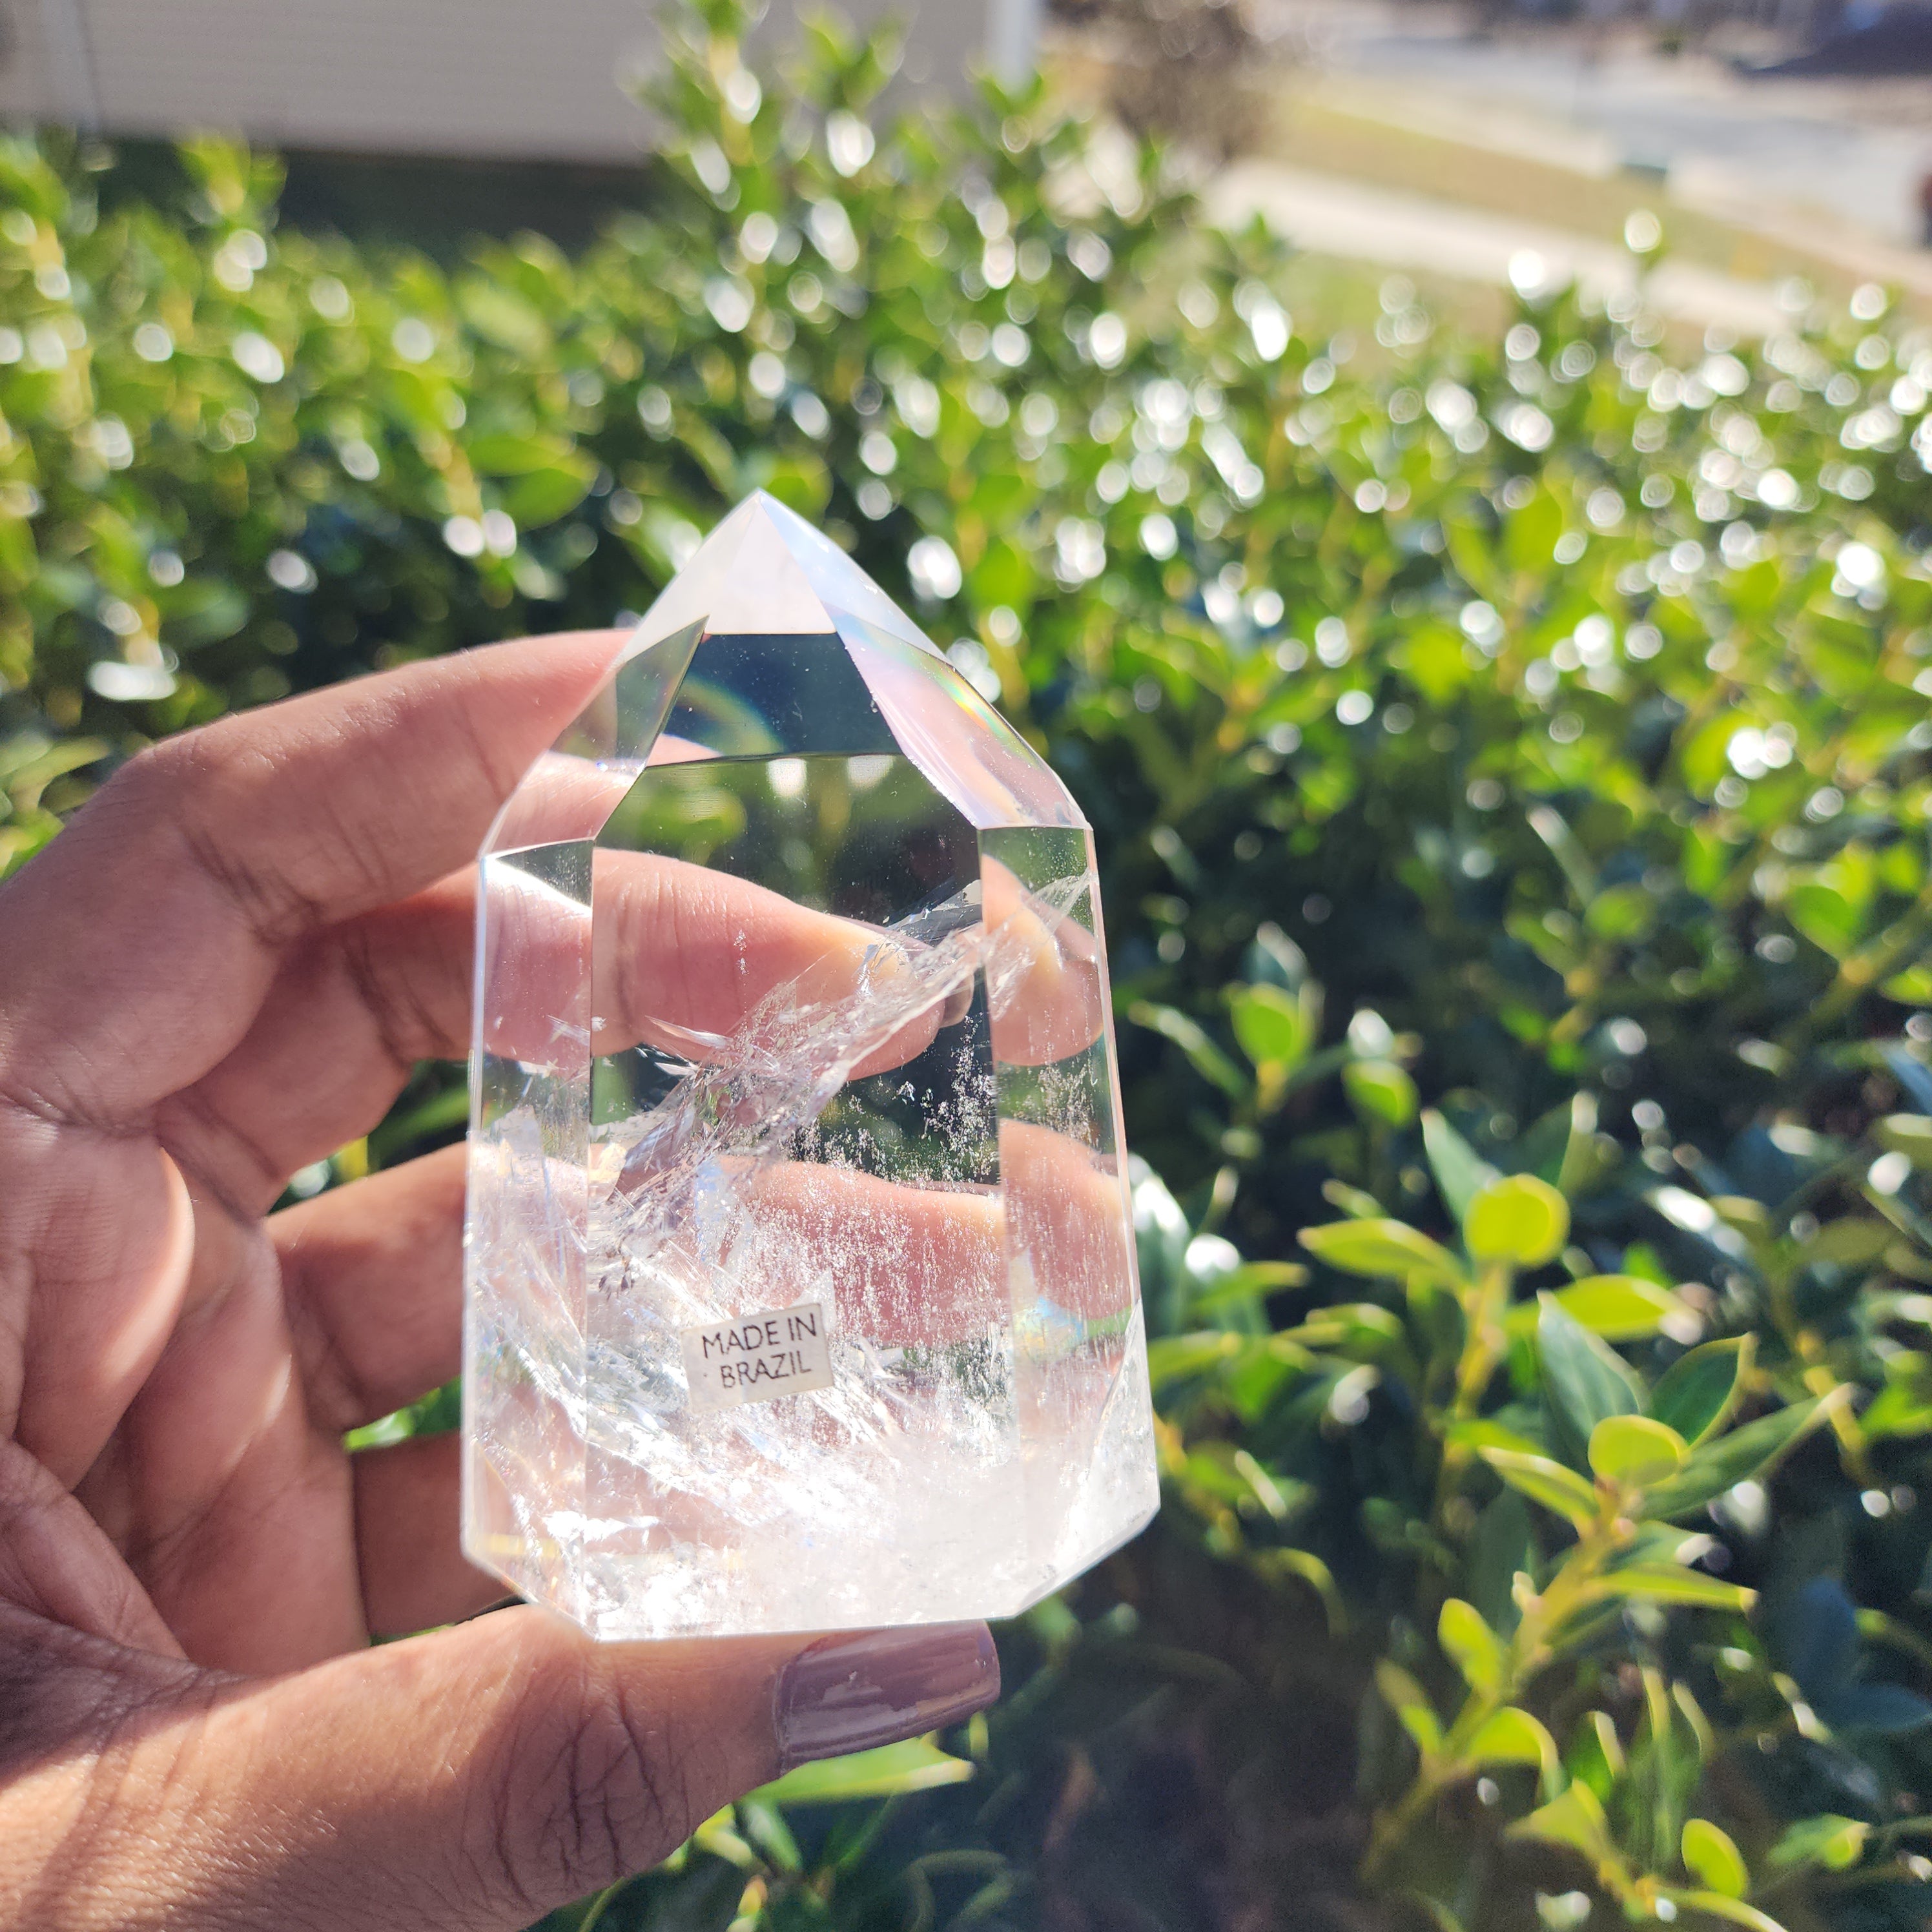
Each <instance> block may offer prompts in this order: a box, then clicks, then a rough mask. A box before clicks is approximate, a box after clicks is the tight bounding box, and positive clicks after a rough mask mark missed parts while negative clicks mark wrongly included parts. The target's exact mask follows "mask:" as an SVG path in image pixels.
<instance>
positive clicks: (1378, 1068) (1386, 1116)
mask: <svg viewBox="0 0 1932 1932" xmlns="http://www.w3.org/2000/svg"><path fill="white" fill-rule="evenodd" d="M1342 1086H1343V1091H1345V1092H1346V1094H1348V1097H1349V1104H1350V1105H1351V1106H1353V1107H1354V1109H1355V1111H1356V1112H1357V1113H1358V1114H1360V1115H1361V1116H1362V1118H1364V1120H1372V1121H1387V1122H1388V1124H1389V1125H1390V1126H1391V1127H1406V1126H1408V1124H1409V1122H1410V1121H1412V1120H1414V1119H1415V1082H1414V1081H1413V1080H1412V1079H1410V1078H1409V1076H1408V1075H1407V1074H1406V1073H1404V1072H1403V1070H1402V1069H1401V1068H1400V1067H1398V1066H1397V1065H1396V1064H1395V1062H1394V1061H1392V1060H1352V1061H1349V1064H1347V1065H1346V1067H1343V1069H1342Z"/></svg>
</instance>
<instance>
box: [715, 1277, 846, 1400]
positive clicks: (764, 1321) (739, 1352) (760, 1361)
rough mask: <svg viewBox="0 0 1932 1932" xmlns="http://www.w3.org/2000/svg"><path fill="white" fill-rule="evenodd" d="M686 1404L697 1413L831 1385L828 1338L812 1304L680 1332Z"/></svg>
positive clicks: (822, 1318)
mask: <svg viewBox="0 0 1932 1932" xmlns="http://www.w3.org/2000/svg"><path fill="white" fill-rule="evenodd" d="M679 1340H680V1341H682V1343H683V1344H684V1373H685V1378H686V1379H687V1380H688V1382H690V1384H691V1407H692V1408H693V1409H694V1410H696V1411H697V1413H698V1414H700V1415H709V1414H710V1413H711V1412H713V1411H715V1410H717V1409H736V1407H737V1406H739V1403H747V1402H772V1401H775V1400H777V1398H778V1397H780V1396H781V1395H800V1394H803V1393H804V1392H805V1391H806V1390H807V1389H822V1388H830V1387H831V1386H832V1338H831V1337H830V1335H829V1334H828V1333H827V1332H826V1321H825V1316H824V1312H823V1310H821V1309H820V1307H819V1305H818V1304H817V1302H815V1301H802V1302H800V1303H799V1305H798V1306H797V1307H796V1308H778V1309H774V1310H771V1311H770V1312H769V1313H766V1314H763V1315H746V1316H740V1317H739V1319H737V1320H736V1321H735V1322H715V1323H713V1324H712V1325H711V1326H710V1327H709V1328H686V1329H684V1330H682V1331H681V1332H680V1334H679Z"/></svg>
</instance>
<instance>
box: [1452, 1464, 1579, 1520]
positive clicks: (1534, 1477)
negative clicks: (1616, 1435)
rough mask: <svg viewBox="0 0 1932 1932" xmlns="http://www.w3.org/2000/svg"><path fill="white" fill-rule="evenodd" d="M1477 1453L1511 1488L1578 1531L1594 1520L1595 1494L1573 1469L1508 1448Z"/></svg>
mask: <svg viewBox="0 0 1932 1932" xmlns="http://www.w3.org/2000/svg"><path fill="white" fill-rule="evenodd" d="M1477 1454H1479V1455H1480V1456H1481V1457H1482V1459H1483V1460H1484V1462H1485V1463H1488V1465H1489V1466H1490V1468H1491V1469H1493V1470H1495V1471H1496V1474H1497V1475H1499V1476H1500V1477H1502V1479H1503V1481H1505V1482H1506V1483H1507V1484H1509V1486H1510V1487H1511V1489H1513V1490H1521V1491H1522V1492H1523V1494H1524V1495H1525V1496H1527V1497H1529V1499H1530V1501H1531V1502H1533V1503H1541V1505H1543V1507H1544V1508H1545V1509H1547V1510H1554V1511H1556V1514H1558V1515H1559V1516H1562V1517H1568V1519H1569V1520H1570V1521H1571V1522H1572V1523H1574V1524H1575V1525H1576V1526H1577V1528H1578V1529H1583V1528H1584V1527H1585V1526H1586V1525H1587V1524H1589V1523H1594V1522H1595V1520H1596V1517H1597V1493H1596V1491H1595V1490H1593V1489H1592V1487H1590V1485H1589V1484H1588V1483H1586V1482H1585V1481H1584V1480H1583V1478H1582V1477H1581V1476H1580V1475H1577V1472H1575V1471H1574V1469H1565V1468H1564V1466H1563V1465H1562V1463H1553V1462H1551V1461H1550V1459H1549V1457H1547V1456H1526V1455H1523V1454H1521V1453H1520V1452H1519V1451H1515V1450H1511V1449H1479V1450H1478V1451H1477Z"/></svg>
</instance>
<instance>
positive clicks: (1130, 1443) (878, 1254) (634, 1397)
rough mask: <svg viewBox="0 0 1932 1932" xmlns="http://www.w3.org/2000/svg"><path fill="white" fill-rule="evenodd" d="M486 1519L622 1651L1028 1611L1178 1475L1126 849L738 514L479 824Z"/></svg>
mask: <svg viewBox="0 0 1932 1932" xmlns="http://www.w3.org/2000/svg"><path fill="white" fill-rule="evenodd" d="M481 864H482V890H481V898H480V911H479V929H478V965H477V1004H476V1031H475V1049H474V1054H473V1062H472V1076H473V1084H474V1108H473V1114H472V1124H471V1132H470V1143H469V1223H468V1230H467V1241H466V1252H467V1283H468V1307H467V1317H466V1351H465V1381H464V1403H465V1413H464V1427H465V1431H466V1454H465V1493H464V1541H465V1547H466V1549H467V1550H468V1552H469V1555H470V1556H471V1557H472V1559H473V1560H475V1562H478V1563H481V1564H482V1565H485V1566H486V1567H487V1568H490V1569H491V1570H493V1571H496V1572H497V1573H498V1574H500V1575H501V1576H502V1577H504V1578H505V1580H506V1581H507V1582H508V1583H509V1584H510V1585H511V1586H512V1587H513V1588H514V1589H516V1590H517V1591H518V1592H520V1593H521V1594H523V1595H525V1596H527V1597H529V1598H533V1599H535V1600H536V1601H541V1602H543V1603H545V1604H549V1605H550V1606H551V1607H553V1608H554V1609H556V1610H559V1611H560V1612H562V1613H563V1614H564V1615H565V1616H569V1617H571V1618H572V1619H574V1620H575V1621H576V1622H578V1623H580V1624H581V1625H583V1627H584V1628H586V1629H587V1630H589V1631H591V1632H592V1633H593V1634H595V1635H597V1636H599V1637H610V1638H628V1637H694V1636H711V1635H725V1634H745V1633H750V1632H754V1631H785V1630H823V1629H835V1628H850V1627H863V1626H868V1625H884V1624H895V1623H911V1622H938V1621H945V1620H950V1619H959V1618H965V1617H977V1616H1010V1615H1012V1614H1013V1613H1016V1612H1017V1611H1019V1610H1022V1609H1023V1608H1024V1607H1025V1606H1027V1605H1028V1604H1031V1603H1033V1602H1034V1601H1037V1600H1038V1599H1039V1598H1041V1597H1043V1596H1044V1595H1046V1594H1047V1593H1049V1592H1051V1591H1052V1590H1054V1589H1057V1588H1058V1587H1059V1586H1061V1585H1062V1584H1063V1583H1066V1582H1067V1581H1068V1580H1070V1578H1072V1577H1074V1576H1076V1575H1077V1574H1079V1572H1080V1571H1082V1570H1083V1569H1085V1568H1087V1567H1088V1565H1091V1564H1092V1563H1093V1562H1095V1561H1096V1560H1097V1559H1099V1558H1100V1556H1103V1555H1104V1554H1106V1552H1107V1551H1109V1550H1111V1549H1112V1548H1114V1547H1116V1546H1117V1545H1118V1544H1120V1543H1121V1542H1122V1541H1124V1540H1125V1539H1126V1538H1127V1537H1129V1536H1130V1535H1133V1533H1134V1532H1136V1530H1138V1529H1139V1528H1140V1527H1141V1526H1142V1525H1143V1524H1144V1523H1145V1522H1146V1521H1147V1520H1148V1517H1150V1516H1151V1514H1153V1511H1154V1507H1155V1503H1156V1501H1157V1487H1156V1481H1155V1475H1154V1448H1153V1434H1152V1421H1151V1409H1150V1405H1149V1401H1148V1381H1147V1357H1146V1343H1145V1334H1144V1331H1143V1328H1142V1320H1141V1312H1140V1306H1139V1294H1138V1290H1137V1286H1136V1279H1135V1272H1134V1258H1133V1238H1132V1232H1131V1222H1130V1211H1129V1206H1128V1201H1127V1176H1126V1169H1125V1152H1124V1149H1123V1148H1122V1147H1121V1141H1120V1128H1119V1123H1120V1101H1119V1080H1118V1073H1117V1071H1116V1069H1115V1059H1114V1046H1113V1039H1112V1028H1111V1025H1110V1021H1109V1012H1110V1003H1109V989H1108V984H1107V971H1106V955H1105V949H1104V945H1103V939H1102V929H1101V922H1100V906H1099V903H1098V888H1097V883H1096V880H1095V875H1094V853H1093V841H1092V836H1091V832H1089V830H1088V827H1087V826H1086V824H1085V821H1084V820H1082V817H1081V815H1080V813H1079V809H1078V808H1077V807H1076V805H1075V804H1074V802H1073V799H1072V797H1071V796H1070V794H1069V793H1067V790H1066V788H1065V787H1064V785H1062V784H1061V782H1060V781H1059V779H1058V778H1056V777H1055V775H1054V774H1053V772H1052V771H1051V770H1050V769H1049V768H1048V766H1046V764H1045V763H1043V761H1042V760H1040V758H1039V757H1038V756H1037V754H1035V753H1034V751H1033V750H1032V749H1031V747H1029V746H1028V745H1027V744H1026V743H1025V741H1024V740H1023V739H1021V738H1020V737H1019V736H1018V734H1017V733H1015V732H1014V731H1013V730H1012V729H1011V727H1009V726H1008V725H1007V724H1005V723H1004V721H1003V720H1001V718H1000V717H999V716H998V714H997V713H996V712H994V711H992V709H990V708H989V706H987V704H986V703H985V702H984V700H983V699H981V698H980V696H979V695H978V694H977V693H976V692H975V691H974V690H973V689H972V688H971V686H970V685H968V684H967V683H966V682H965V680H964V679H962V677H961V676H960V675H959V673H958V672H957V671H956V670H954V669H953V667H952V665H951V664H949V663H948V662H947V661H946V659H945V658H944V657H943V656H941V655H940V653H939V652H938V651H936V650H935V649H934V648H933V646H932V644H931V643H929V641H928V640H926V637H924V636H923V635H922V634H921V633H920V631H919V629H918V628H917V627H916V626H915V625H913V623H912V622H910V620H909V619H907V617H906V616H905V615H904V613H902V612H901V610H899V609H898V607H897V606H896V605H895V604H893V603H892V601H891V600H890V599H889V598H887V597H886V595H885V594H884V592H882V591H881V590H880V589H879V588H878V586H877V585H876V584H874V583H872V582H871V580H870V579H869V578H868V577H866V576H865V574H863V573H862V571H859V569H858V568H857V567H856V565H854V564H853V562H851V561H850V559H848V558H847V557H846V556H844V553H842V552H841V551H840V550H838V549H837V548H836V547H835V546H834V545H833V544H831V543H830V542H829V541H827V540H826V538H823V536H821V535H820V534H819V533H818V532H816V531H815V530H814V529H811V526H809V525H808V524H806V523H803V522H802V521H801V520H799V518H797V517H795V516H793V514H791V513H790V511H787V510H785V509H784V508H782V507H781V506H780V505H778V504H777V503H775V502H773V501H772V499H770V498H769V497H767V496H763V495H758V496H753V497H751V498H750V499H748V500H747V501H746V502H744V503H742V504H741V505H739V507H738V508H737V509H736V510H735V511H733V512H732V514H730V516H729V517H727V518H726V519H725V520H724V522H723V523H721V524H720V525H719V526H718V528H717V529H716V530H715V532H713V533H712V535H711V537H710V538H709V539H708V540H707V541H706V543H705V544H703V546H702V547H701V548H700V550H698V551H697V554H696V555H695V556H694V557H693V558H692V559H691V561H690V562H689V563H688V565H686V566H685V568H684V569H683V570H682V571H681V572H679V574H678V575H677V577H676V578H674V579H673V581H672V582H671V583H670V585H669V586H668V587H667V589H665V591H664V594H663V595H662V596H661V597H660V598H658V601H657V602H656V604H654V605H653V606H652V609H651V610H650V611H649V613H648V614H647V615H646V617H645V618H644V619H643V622H642V624H641V625H640V626H639V628H638V629H637V631H636V633H635V634H634V635H633V636H632V637H631V638H630V640H628V643H627V644H626V645H625V648H624V649H623V651H622V654H621V655H620V656H619V658H618V660H617V662H616V665H615V666H614V667H613V670H612V671H611V673H610V676H609V678H608V679H607V682H606V684H605V685H604V688H603V689H602V690H601V691H600V692H599V693H598V696H597V697H596V698H595V700H593V702H592V703H591V704H590V705H589V707H588V708H587V709H586V710H585V712H583V715H581V716H580V718H578V719H577V721H576V722H575V723H574V724H573V726H572V727H571V729H570V730H568V731H567V732H566V733H565V734H564V736H562V738H561V739H559V742H557V744H556V746H555V747H554V748H553V750H552V751H551V752H550V754H547V756H546V757H544V758H543V759H542V760H540V761H539V762H538V764H537V765H536V766H535V768H534V769H532V771H531V772H529V774H528V775H527V776H526V778H525V779H524V780H523V783H522V784H520V786H519V787H517V790H516V792H515V793H514V794H513V795H512V796H511V799H509V801H508V803H507V804H506V805H505V806H504V808H503V810H502V813H501V814H499V817H498V820H497V822H496V825H495V826H494V827H493V829H492V831H491V833H490V838H489V839H488V841H487V842H486V844H485V847H484V852H483V855H482V862H481Z"/></svg>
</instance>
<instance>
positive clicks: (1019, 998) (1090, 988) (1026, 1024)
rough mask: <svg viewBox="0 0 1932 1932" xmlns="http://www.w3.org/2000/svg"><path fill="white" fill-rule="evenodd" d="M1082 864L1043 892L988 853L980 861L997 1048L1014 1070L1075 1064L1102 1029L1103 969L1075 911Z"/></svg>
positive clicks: (1083, 885) (1083, 881) (1083, 880)
mask: <svg viewBox="0 0 1932 1932" xmlns="http://www.w3.org/2000/svg"><path fill="white" fill-rule="evenodd" d="M1082 859H1083V863H1082V868H1081V870H1080V871H1079V872H1077V873H1075V874H1071V875H1070V877H1066V878H1063V879H1059V880H1053V881H1052V882H1050V883H1048V885H1047V886H1046V889H1044V890H1041V889H1029V888H1028V886H1026V885H1024V884H1022V882H1021V880H1020V878H1019V876H1018V874H1016V872H1015V871H1013V870H1012V869H1011V868H1009V867H1008V866H1007V865H1004V863H1002V862H1001V860H999V859H996V858H995V857H993V856H991V855H990V854H989V856H987V857H986V859H984V860H983V862H982V864H981V867H980V881H981V889H982V892H983V903H984V906H985V916H986V933H987V938H988V941H989V967H988V972H987V980H988V995H989V1001H990V1004H991V1006H992V1021H993V1045H994V1051H995V1052H996V1053H997V1054H998V1056H999V1058H1001V1060H1003V1061H1007V1063H1008V1064H1010V1065H1013V1066H1018V1067H1044V1066H1048V1065H1050V1064H1052V1063H1053V1062H1055V1061H1062V1060H1067V1059H1070V1058H1072V1057H1073V1055H1076V1054H1079V1053H1085V1052H1087V1051H1088V1049H1090V1048H1091V1047H1092V1046H1094V1043H1096V1042H1097V1040H1100V1037H1101V1036H1102V1034H1103V1031H1104V1030H1105V1028H1106V986H1107V978H1106V967H1105V965H1104V963H1103V960H1102V958H1101V953H1100V942H1099V941H1098V940H1097V938H1095V936H1094V934H1093V933H1092V932H1091V931H1089V930H1088V928H1087V926H1085V925H1084V924H1083V923H1082V921H1081V919H1080V917H1079V913H1078V907H1079V903H1080V901H1082V899H1084V898H1087V897H1088V895H1089V893H1090V886H1089V882H1088V877H1087V875H1086V873H1085V865H1084V854H1083V855H1082Z"/></svg>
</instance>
